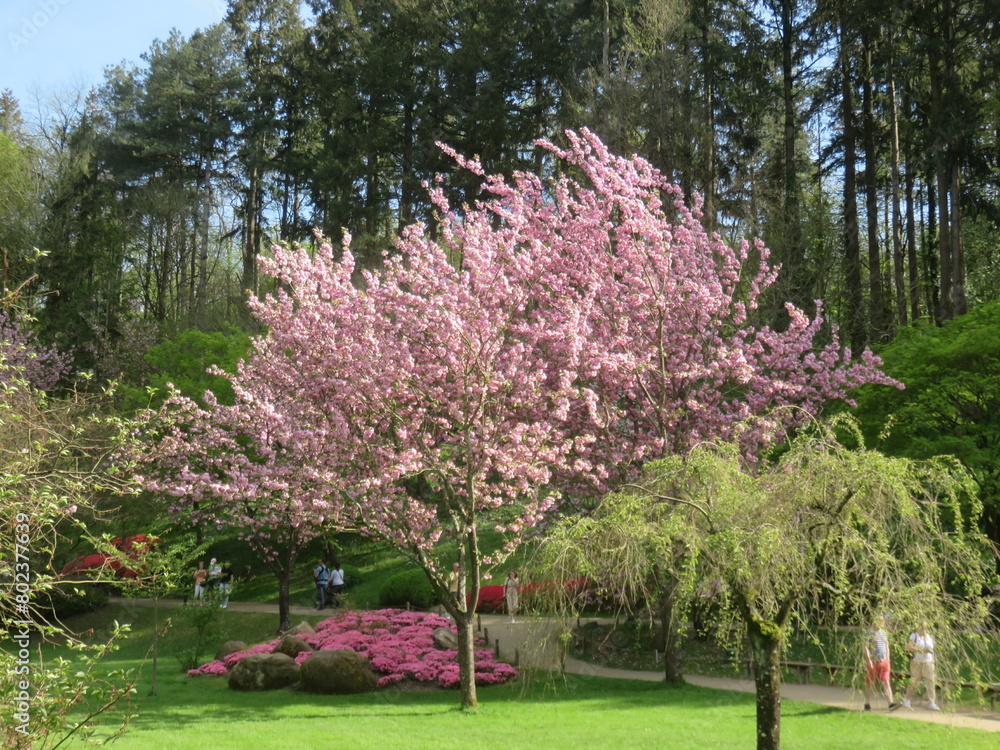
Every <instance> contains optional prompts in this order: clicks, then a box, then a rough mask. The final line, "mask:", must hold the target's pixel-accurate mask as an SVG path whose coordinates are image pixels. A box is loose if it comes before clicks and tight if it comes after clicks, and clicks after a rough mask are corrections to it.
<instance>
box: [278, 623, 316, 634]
mask: <svg viewBox="0 0 1000 750" xmlns="http://www.w3.org/2000/svg"><path fill="white" fill-rule="evenodd" d="M315 633H316V631H315V630H313V626H312V625H310V624H309V623H308V622H306V621H305V620H303V621H302V622H300V623H299V624H298V625H296V626H295V627H294V628H289V629H288V630H286V631H285V632H284V633H283V634H282V635H315Z"/></svg>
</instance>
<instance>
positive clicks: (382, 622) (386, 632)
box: [188, 609, 517, 688]
mask: <svg viewBox="0 0 1000 750" xmlns="http://www.w3.org/2000/svg"><path fill="white" fill-rule="evenodd" d="M439 627H444V628H448V629H449V630H451V631H452V632H454V631H455V627H454V625H453V624H452V623H451V622H450V621H449V620H446V619H445V618H444V617H441V616H440V615H435V614H429V613H426V612H407V611H404V610H399V609H379V610H372V611H369V612H344V613H343V614H339V615H336V616H334V617H330V618H328V619H326V620H323V621H322V622H320V623H319V624H317V625H316V633H315V634H305V635H302V636H301V637H302V639H303V640H304V641H305V642H306V643H307V644H309V646H311V647H312V649H313V650H312V651H303V652H302V653H300V654H299V655H298V656H297V657H296V659H295V661H296V662H297V663H299V664H301V663H302V662H303V661H305V660H306V659H308V658H309V657H310V656H312V654H313V651H328V650H337V649H350V650H351V651H355V652H357V653H359V654H361V655H362V656H365V657H367V659H368V660H369V661H370V662H371V665H372V670H374V671H375V673H376V674H378V675H380V677H379V680H378V685H379V687H386V686H388V685H393V684H395V683H397V682H402V681H403V680H415V681H417V682H437V684H438V685H440V686H441V687H443V688H457V687H458V686H459V671H458V662H457V657H458V652H456V651H451V650H442V649H439V648H437V647H436V646H435V645H434V629H435V628H439ZM280 642H281V640H280V639H275V640H273V641H270V642H269V643H260V644H258V645H256V646H252V647H251V648H248V649H244V650H243V651H237V652H235V653H233V654H230V655H229V656H227V657H226V658H225V659H224V660H222V661H219V660H218V659H217V660H215V661H211V662H208V663H207V664H203V665H202V666H200V667H198V668H197V669H192V670H190V671H189V672H188V674H190V675H225V674H227V673H228V671H229V670H230V669H232V668H233V666H235V665H236V663H237V662H238V661H239V660H240V659H243V658H244V657H247V656H250V655H252V654H269V653H271V652H273V651H274V649H275V647H277V646H278V644H279V643H280ZM475 657H476V684H477V685H499V684H501V683H504V682H507V681H508V680H510V679H511V678H512V677H515V676H516V675H517V669H515V668H514V667H512V666H511V665H510V664H507V663H506V662H502V661H497V660H496V659H495V658H494V654H493V652H492V651H491V650H489V649H481V650H480V649H477V650H476V652H475Z"/></svg>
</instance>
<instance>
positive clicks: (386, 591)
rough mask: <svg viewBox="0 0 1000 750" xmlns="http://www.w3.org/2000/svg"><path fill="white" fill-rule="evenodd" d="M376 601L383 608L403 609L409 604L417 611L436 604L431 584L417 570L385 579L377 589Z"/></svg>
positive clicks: (420, 571) (423, 574)
mask: <svg viewBox="0 0 1000 750" xmlns="http://www.w3.org/2000/svg"><path fill="white" fill-rule="evenodd" d="M378 600H379V604H381V605H382V606H383V607H405V606H406V605H407V603H409V604H410V606H411V607H415V608H417V609H430V608H431V607H433V606H434V605H435V604H437V597H436V596H435V595H434V589H432V588H431V582H430V581H428V580H427V574H426V573H424V571H422V570H420V569H419V568H414V569H413V570H406V571H403V572H402V573H397V574H396V575H394V576H392V577H391V578H387V579H386V580H385V583H383V584H382V588H381V589H379V592H378Z"/></svg>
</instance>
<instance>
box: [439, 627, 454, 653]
mask: <svg viewBox="0 0 1000 750" xmlns="http://www.w3.org/2000/svg"><path fill="white" fill-rule="evenodd" d="M434 645H435V646H437V647H438V648H440V649H444V650H445V651H458V636H457V635H455V634H454V633H452V632H451V631H450V630H448V628H434Z"/></svg>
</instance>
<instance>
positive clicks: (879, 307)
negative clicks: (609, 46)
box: [861, 25, 889, 341]
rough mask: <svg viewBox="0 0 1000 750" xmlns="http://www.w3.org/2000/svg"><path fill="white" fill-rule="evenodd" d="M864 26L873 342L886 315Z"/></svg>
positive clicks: (884, 328)
mask: <svg viewBox="0 0 1000 750" xmlns="http://www.w3.org/2000/svg"><path fill="white" fill-rule="evenodd" d="M870 37H871V32H870V30H869V29H868V26H867V25H866V26H865V30H864V31H863V32H862V34H861V48H862V54H863V57H864V76H863V78H862V81H861V98H862V111H863V112H864V143H865V224H866V226H867V229H868V296H869V302H870V305H871V308H870V310H871V332H872V338H873V339H874V340H875V341H884V340H885V339H886V338H887V337H888V333H889V332H888V325H887V320H888V316H887V315H886V305H885V295H884V290H883V288H882V258H881V251H880V250H879V236H878V180H877V179H876V178H877V175H876V171H877V170H876V169H875V163H876V161H877V157H876V153H875V101H874V99H875V96H874V93H873V91H872V42H871V38H870Z"/></svg>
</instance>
